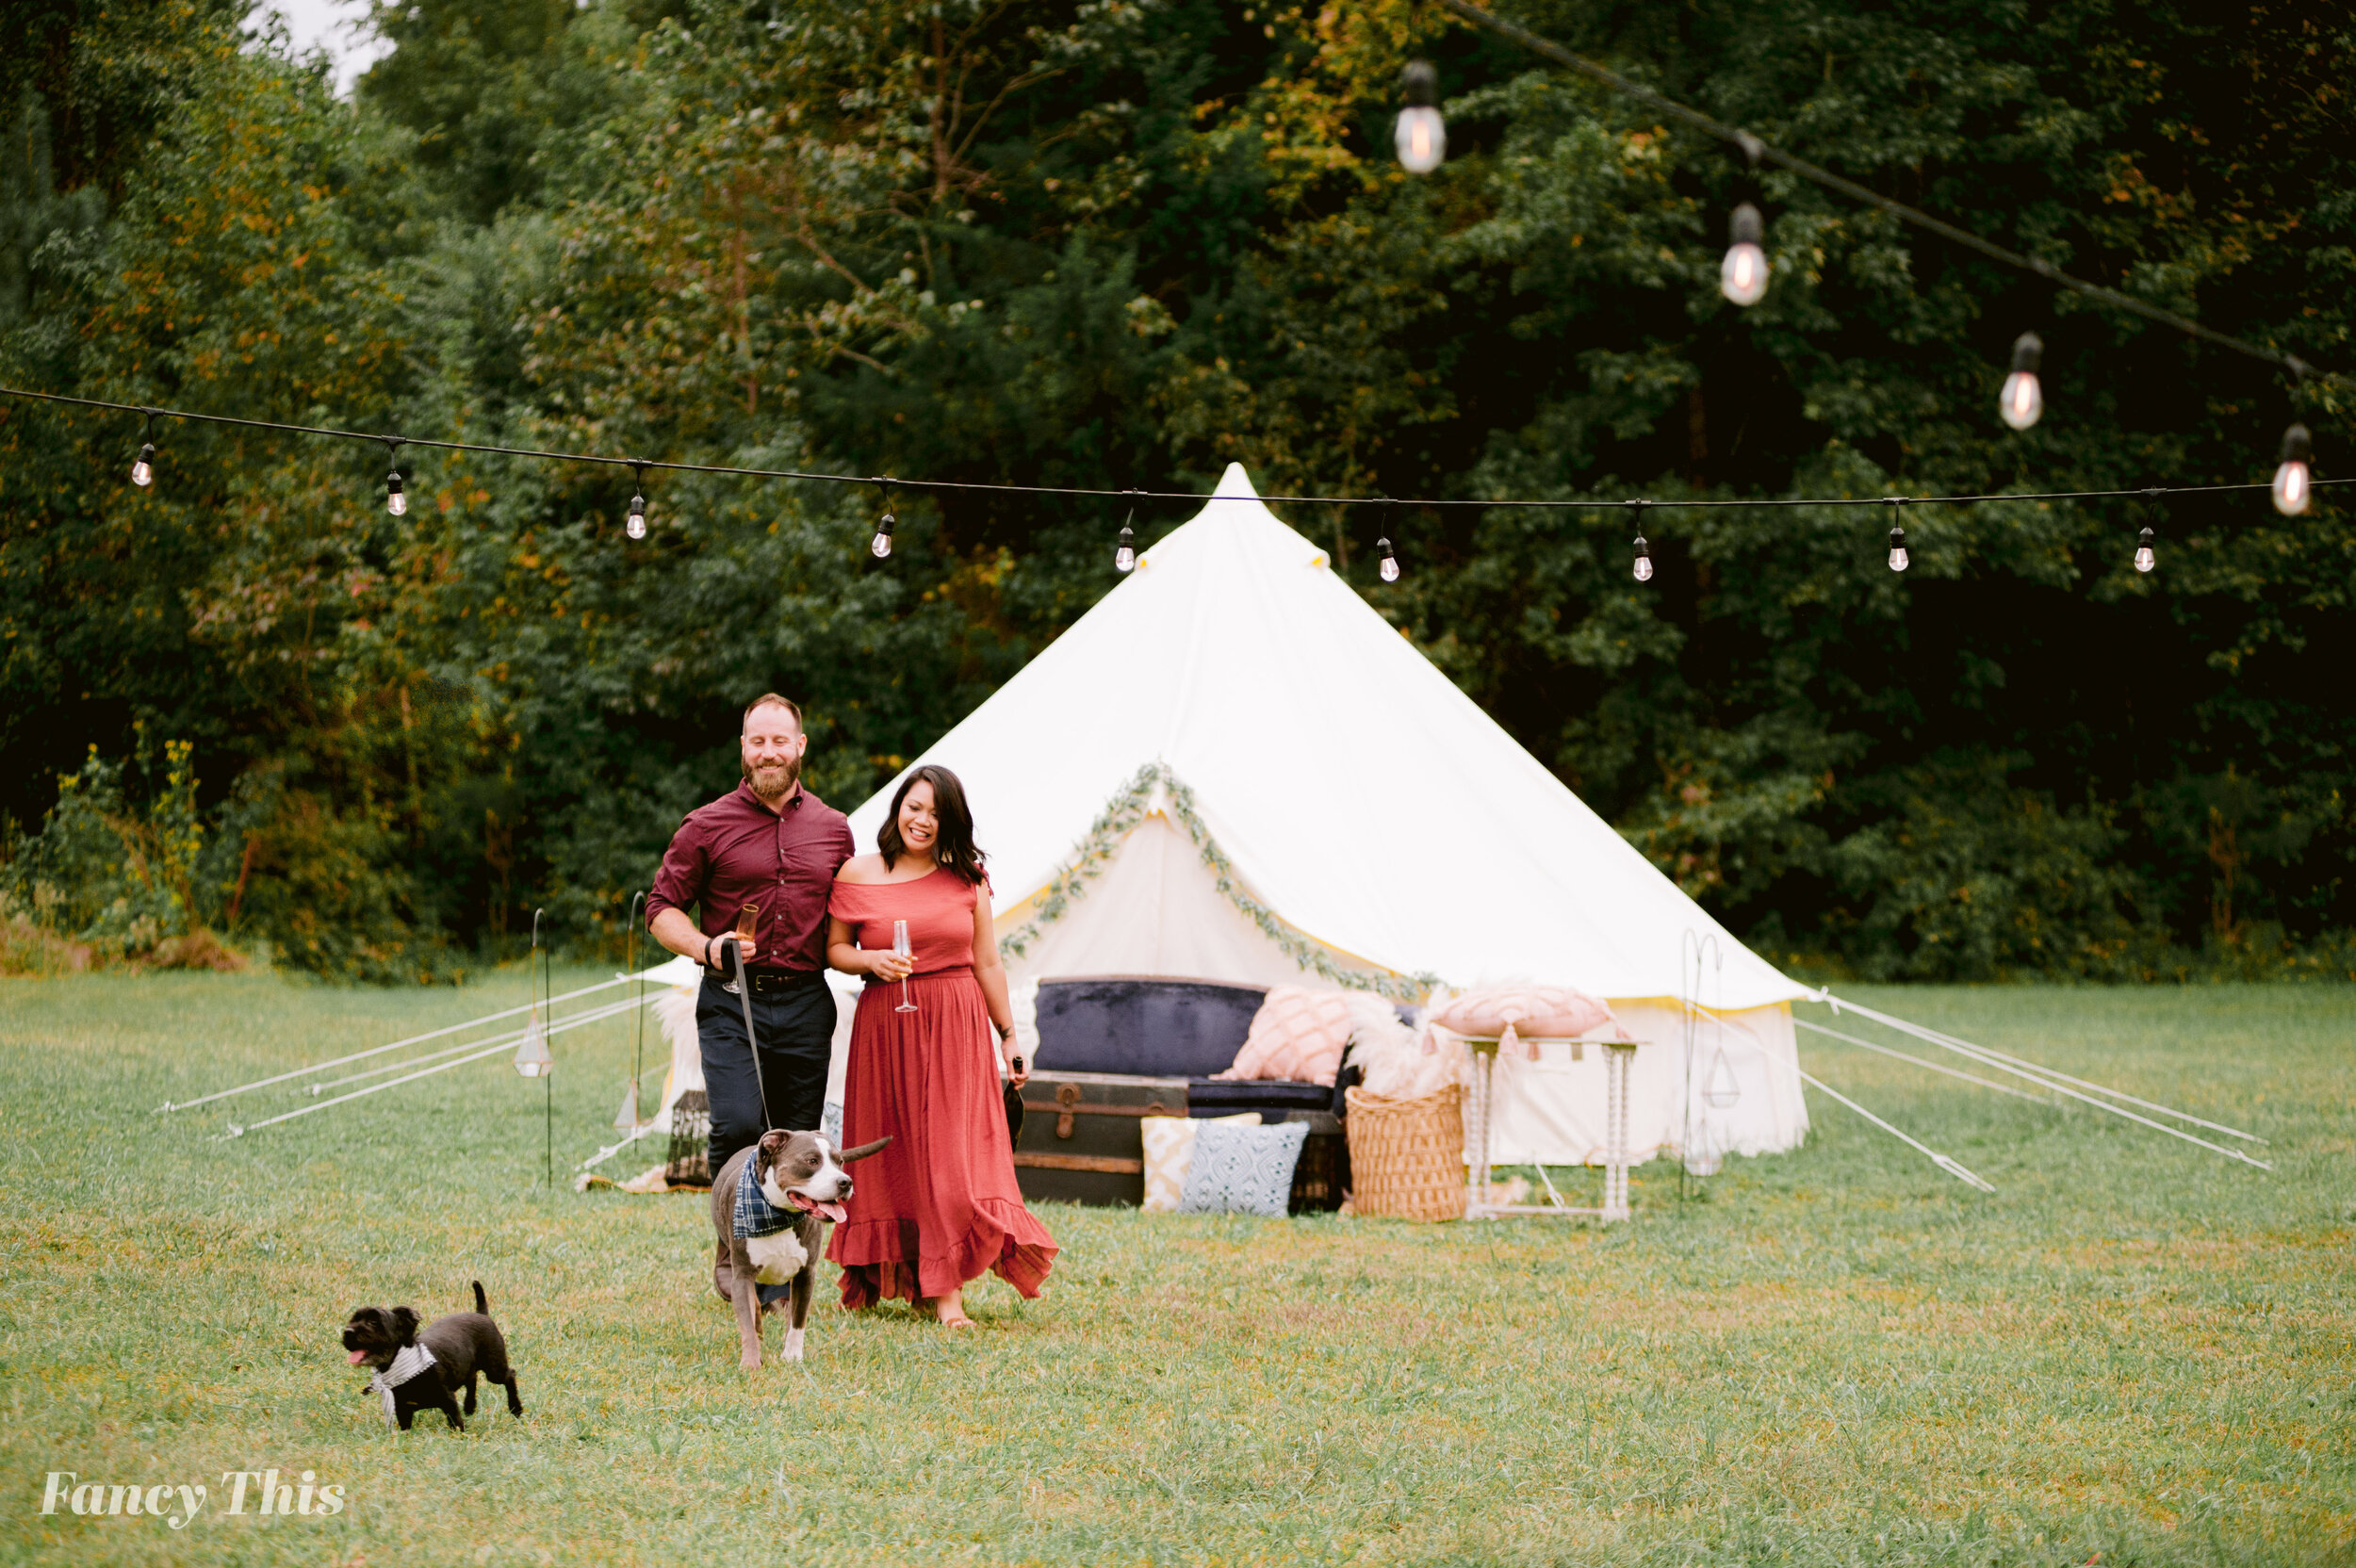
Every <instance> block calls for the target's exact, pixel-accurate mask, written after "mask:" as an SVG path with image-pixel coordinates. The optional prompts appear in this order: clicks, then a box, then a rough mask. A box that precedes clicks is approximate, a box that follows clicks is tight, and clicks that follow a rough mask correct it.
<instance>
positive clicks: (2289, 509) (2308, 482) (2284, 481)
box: [2274, 425, 2315, 517]
mask: <svg viewBox="0 0 2356 1568" xmlns="http://www.w3.org/2000/svg"><path fill="white" fill-rule="evenodd" d="M2314 455H2315V443H2314V442H2313V441H2312V440H2310V439H2309V438H2308V435H2307V427H2306V426H2305V425H2293V426H2292V427H2291V428H2290V429H2288V430H2286V431H2284V432H2283V433H2282V466H2281V467H2279V468H2277V469H2275V470H2274V510H2275V511H2277V512H2280V513H2281V514H2282V515H2283V516H2285V517H2296V516H2298V515H2299V514H2300V513H2302V512H2304V511H2306V510H2307V498H2308V496H2309V495H2310V494H2312V493H2313V491H2314V488H2315V487H2314V484H2313V482H2312V478H2311V476H2310V475H2309V474H2308V472H2307V460H2308V459H2309V458H2311V457H2313V456H2314Z"/></svg>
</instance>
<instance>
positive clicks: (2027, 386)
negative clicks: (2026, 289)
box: [1996, 332, 2045, 430]
mask: <svg viewBox="0 0 2356 1568" xmlns="http://www.w3.org/2000/svg"><path fill="white" fill-rule="evenodd" d="M2044 357H2045V344H2044V343H2043V341H2042V340H2040V339H2039V338H2038V336H2037V334H2035V333H2033V332H2024V333H2022V334H2021V335H2020V336H2019V337H2016V338H2014V339H2013V341H2012V374H2011V375H2009V376H2006V377H2005V378H2004V392H2003V393H2002V394H2001V395H2000V396H1999V397H1998V398H1997V400H1996V412H1997V413H1999V414H2001V415H2003V416H2004V423H2006V424H2008V425H2010V426H2011V427H2012V428H2013V429H2015V430H2027V429H2028V428H2029V427H2030V426H2031V425H2034V424H2036V423H2037V421H2038V420H2039V419H2041V418H2043V417H2045V389H2044V388H2043V387H2042V386H2039V385H2038V384H2037V365H2038V362H2039V361H2041V360H2042V359H2043V358H2044Z"/></svg>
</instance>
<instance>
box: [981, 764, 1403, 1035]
mask: <svg viewBox="0 0 2356 1568" xmlns="http://www.w3.org/2000/svg"><path fill="white" fill-rule="evenodd" d="M1156 785H1159V786H1160V787H1161V788H1162V789H1163V790H1164V791H1165V792H1168V794H1169V796H1170V814H1171V815H1172V816H1174V817H1176V818H1177V820H1178V825H1179V826H1181V827H1183V828H1185V829H1186V837H1187V838H1188V839H1190V840H1192V841H1194V847H1195V849H1196V850H1197V851H1199V852H1200V853H1201V854H1202V857H1203V864H1204V865H1205V866H1207V867H1209V868H1210V871H1211V876H1212V879H1213V881H1214V882H1215V883H1216V885H1217V886H1218V888H1219V892H1220V894H1221V895H1222V896H1224V897H1225V898H1226V900H1227V902H1228V903H1230V904H1232V905H1234V906H1235V908H1236V909H1237V910H1238V911H1239V912H1240V913H1241V914H1242V915H1243V916H1244V918H1245V919H1247V920H1249V921H1251V922H1252V924H1254V925H1256V926H1258V927H1259V928H1260V931H1261V934H1262V935H1264V936H1266V937H1267V938H1268V940H1270V941H1272V942H1274V943H1275V944H1276V945H1277V948H1278V949H1279V950H1280V951H1282V952H1283V953H1284V956H1285V957H1287V958H1290V959H1291V960H1292V961H1293V962H1295V963H1297V964H1299V965H1300V966H1301V968H1302V969H1304V970H1307V971H1309V972H1311V973H1313V974H1317V975H1319V976H1321V977H1323V978H1324V979H1327V980H1330V981H1332V982H1333V984H1334V985H1336V986H1340V987H1343V988H1347V989H1350V990H1362V991H1372V992H1374V993H1375V994H1376V995H1378V996H1384V997H1388V998H1390V999H1391V1000H1392V1001H1394V1002H1416V1001H1420V1000H1422V998H1423V997H1424V995H1425V994H1426V993H1428V992H1429V991H1431V990H1432V988H1433V987H1435V986H1437V985H1438V984H1439V983H1440V977H1439V976H1438V975H1436V974H1408V975H1398V974H1370V973H1367V972H1365V971H1363V970H1352V969H1344V968H1343V967H1342V966H1341V965H1339V964H1336V963H1335V962H1333V959H1332V958H1330V957H1328V956H1326V953H1325V950H1324V949H1323V948H1321V947H1319V946H1317V944H1316V943H1314V942H1311V941H1308V940H1306V939H1303V938H1302V937H1301V934H1300V933H1299V932H1297V931H1295V930H1294V929H1293V928H1292V927H1291V926H1289V925H1287V924H1285V923H1284V921H1283V920H1281V919H1279V918H1278V917H1277V914H1276V911H1275V910H1273V909H1270V908H1269V907H1268V906H1267V905H1265V904H1263V903H1261V902H1260V901H1259V900H1258V899H1256V898H1254V897H1252V895H1251V894H1250V893H1249V892H1246V891H1245V890H1244V887H1243V881H1242V879H1241V878H1240V877H1238V876H1237V875H1236V874H1235V866H1234V865H1233V864H1232V863H1231V862H1230V861H1229V860H1228V858H1227V856H1226V853H1225V852H1224V851H1223V850H1221V849H1220V848H1219V841H1218V840H1216V839H1214V838H1212V837H1211V830H1210V829H1209V828H1208V827H1207V826H1205V825H1203V818H1202V816H1201V815H1200V814H1199V813H1198V812H1197V811H1196V810H1195V808H1194V792H1193V791H1192V790H1190V789H1188V788H1187V787H1186V781H1185V780H1183V779H1181V778H1180V777H1179V776H1177V774H1175V773H1174V772H1172V771H1171V770H1170V767H1169V766H1168V765H1167V764H1166V763H1161V762H1148V763H1146V764H1145V765H1144V766H1143V767H1141V768H1139V769H1138V770H1137V776H1135V777H1133V778H1131V779H1130V780H1129V782H1128V783H1127V784H1126V785H1124V786H1122V787H1121V791H1120V792H1118V793H1116V794H1115V795H1114V796H1113V798H1112V799H1111V800H1109V801H1107V802H1105V804H1104V810H1103V811H1101V812H1099V813H1098V814H1097V818H1096V820H1095V821H1094V822H1093V823H1091V824H1089V825H1088V837H1086V838H1085V839H1082V840H1081V841H1080V847H1079V848H1078V849H1077V850H1076V851H1074V852H1073V854H1072V858H1071V860H1070V861H1068V862H1066V864H1065V865H1064V867H1063V869H1062V870H1060V871H1058V872H1056V873H1055V876H1054V877H1053V878H1051V879H1050V880H1049V882H1048V884H1047V891H1046V893H1045V894H1044V895H1043V896H1042V897H1041V898H1040V899H1039V908H1038V910H1037V911H1036V912H1034V913H1033V915H1032V916H1031V918H1030V919H1029V920H1027V921H1025V922H1023V924H1021V925H1019V926H1017V927H1016V928H1015V929H1014V930H1012V931H1009V932H1008V933H1006V936H1004V937H1002V938H1000V939H999V940H998V951H999V952H1001V953H1003V954H1006V956H1010V957H1020V956H1022V955H1023V953H1024V952H1025V951H1026V950H1027V949H1028V948H1029V946H1030V944H1031V943H1032V942H1033V941H1035V940H1037V939H1038V938H1039V933H1040V932H1042V931H1044V930H1045V929H1046V928H1047V927H1048V926H1051V925H1053V924H1055V922H1057V921H1059V920H1061V919H1063V917H1064V916H1065V915H1066V914H1068V913H1070V912H1071V909H1072V905H1074V904H1076V903H1078V902H1079V900H1080V898H1081V897H1082V895H1084V894H1085V893H1086V892H1087V890H1088V884H1089V883H1091V882H1093V881H1095V880H1096V879H1097V877H1099V876H1100V875H1102V874H1104V868H1105V867H1106V866H1107V865H1109V864H1111V863H1112V858H1113V856H1114V854H1115V853H1117V852H1118V850H1119V849H1120V846H1121V841H1122V840H1123V839H1125V838H1127V837H1128V836H1129V834H1130V833H1131V832H1132V831H1133V830H1134V829H1135V828H1136V827H1137V824H1138V823H1140V822H1142V821H1144V820H1145V809H1146V805H1147V803H1148V802H1149V801H1151V800H1152V799H1153V790H1154V787H1155V786H1156Z"/></svg>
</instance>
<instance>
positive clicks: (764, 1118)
mask: <svg viewBox="0 0 2356 1568" xmlns="http://www.w3.org/2000/svg"><path fill="white" fill-rule="evenodd" d="M720 945H721V946H722V947H723V948H726V949H727V950H728V957H729V959H730V960H731V961H732V962H733V963H734V964H735V965H736V1001H737V1005H739V1006H741V1007H743V1008H744V1043H745V1045H746V1046H747V1047H749V1048H750V1049H751V1051H752V1054H753V1088H754V1091H755V1092H756V1093H758V1094H759V1095H760V1096H761V1136H762V1137H767V1136H768V1135H769V1134H770V1132H771V1131H772V1129H771V1127H770V1125H769V1086H768V1084H767V1083H765V1082H764V1081H763V1080H762V1078H761V1040H760V1038H759V1037H757V1036H755V1035H754V1034H753V983H752V980H751V978H750V977H749V976H747V975H746V974H745V972H744V949H743V948H742V947H739V946H738V945H737V943H736V939H735V938H734V937H724V938H722V939H721V941H720ZM715 1174H716V1172H715Z"/></svg>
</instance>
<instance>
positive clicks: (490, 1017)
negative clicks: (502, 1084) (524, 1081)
mask: <svg viewBox="0 0 2356 1568" xmlns="http://www.w3.org/2000/svg"><path fill="white" fill-rule="evenodd" d="M653 973H654V971H652V970H648V971H646V973H645V974H643V975H640V974H617V975H615V976H614V978H613V979H611V980H600V981H598V982H597V984H596V985H594V986H583V987H581V989H579V990H577V991H566V992H565V993H564V995H563V996H552V997H550V998H548V1005H549V1006H551V1007H553V1006H554V1005H556V1004H558V1003H560V1002H570V1001H571V1000H572V999H573V998H574V997H577V996H587V995H588V994H589V993H590V992H591V991H602V990H610V989H612V988H614V987H615V986H626V985H628V984H630V982H631V981H632V980H639V979H646V978H649V977H651V976H652V975H653ZM538 1005H539V1004H538V1003H533V1002H527V1003H525V1004H524V1005H522V1006H520V1007H510V1008H508V1009H506V1010H505V1011H504V1012H497V1013H485V1014H483V1016H482V1017H481V1018H470V1019H468V1020H466V1022H464V1023H453V1024H451V1025H450V1026H449V1027H448V1028H445V1029H432V1030H428V1031H427V1032H426V1033H424V1034H422V1035H412V1036H410V1037H408V1038H407V1039H405V1040H395V1041H394V1042H393V1043H392V1044H390V1045H372V1046H370V1047H368V1049H367V1050H366V1051H355V1052H353V1053H352V1054H351V1055H349V1056H337V1057H335V1058H333V1059H332V1060H329V1061H324V1062H313V1063H312V1064H311V1065H310V1066H309V1067H299V1068H296V1069H295V1070H293V1071H291V1072H281V1073H277V1074H275V1075H273V1076H271V1077H269V1078H256V1079H254V1082H252V1083H251V1084H239V1085H238V1086H237V1087H236V1088H233V1089H216V1090H214V1091H213V1092H212V1093H210V1094H208V1095H205V1096H203V1097H202V1098H200V1099H196V1100H183V1101H180V1102H179V1103H176V1104H175V1103H173V1102H172V1101H169V1100H167V1101H165V1102H164V1103H162V1104H161V1105H158V1106H156V1107H155V1114H156V1115H158V1116H161V1115H162V1114H163V1113H164V1112H166V1111H186V1110H193V1109H194V1108H195V1107H197V1106H199V1105H208V1104H210V1103H213V1102H214V1101H216V1100H226V1099H228V1098H229V1097H230V1096H231V1095H233V1094H243V1093H245V1092H246V1091H247V1090H249V1089H260V1088H268V1087H269V1086H270V1085H272V1084H283V1083H285V1082H286V1080H287V1079H289V1078H302V1077H305V1076H307V1075H309V1074H311V1073H314V1072H324V1071H326V1070H328V1069H329V1068H331V1067H341V1066H343V1065H344V1064H345V1063H346V1062H356V1061H360V1060H363V1059H364V1058H366V1057H369V1056H382V1055H383V1054H384V1053H385V1052H387V1051H399V1050H400V1049H401V1047H402V1046H404V1045H423V1044H424V1043H425V1042H426V1041H427V1040H438V1039H440V1038H441V1037H443V1036H444V1035H455V1034H457V1033H458V1032H459V1031H460V1030H462V1029H473V1028H477V1027H479V1026H480V1025H483V1024H485V1023H495V1022H497V1021H499V1020H500V1019H503V1018H514V1017H515V1015H516V1014H517V1013H528V1012H530V1011H532V1008H533V1007H535V1006H538ZM256 1125H259V1124H258V1123H257V1124H256Z"/></svg>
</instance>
